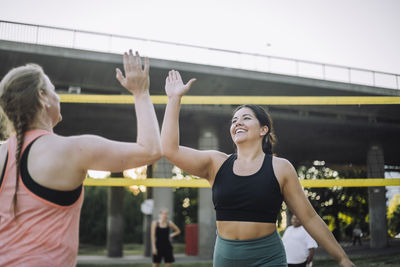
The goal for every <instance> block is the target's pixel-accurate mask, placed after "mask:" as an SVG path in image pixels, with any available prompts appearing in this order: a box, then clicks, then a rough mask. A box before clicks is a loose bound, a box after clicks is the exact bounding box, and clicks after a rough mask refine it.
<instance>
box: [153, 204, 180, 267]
mask: <svg viewBox="0 0 400 267" xmlns="http://www.w3.org/2000/svg"><path fill="white" fill-rule="evenodd" d="M158 218H159V219H158V221H153V222H152V224H151V247H152V251H153V267H158V266H160V263H161V261H162V259H164V262H165V267H170V266H171V265H172V263H173V262H174V261H175V258H174V253H173V247H172V244H171V238H173V237H175V236H177V235H179V234H180V233H181V230H180V229H179V228H178V226H176V225H175V224H174V223H173V222H172V221H169V220H168V209H165V208H164V209H161V210H160V213H159V215H158ZM171 229H172V230H173V232H172V233H171Z"/></svg>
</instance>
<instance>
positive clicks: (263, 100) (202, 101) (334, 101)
mask: <svg viewBox="0 0 400 267" xmlns="http://www.w3.org/2000/svg"><path fill="white" fill-rule="evenodd" d="M60 98H61V102H62V103H93V104H133V103H134V100H133V96H131V95H80V94H77V95H74V94H60ZM151 100H152V101H153V103H154V104H166V103H167V100H168V99H167V97H166V96H164V95H155V96H151ZM182 104H190V105H242V104H255V105H398V104H400V97H398V96H184V97H183V98H182Z"/></svg>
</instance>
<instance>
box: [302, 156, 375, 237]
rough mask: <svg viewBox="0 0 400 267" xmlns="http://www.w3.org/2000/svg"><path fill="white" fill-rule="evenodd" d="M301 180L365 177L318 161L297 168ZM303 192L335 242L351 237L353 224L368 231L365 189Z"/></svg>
mask: <svg viewBox="0 0 400 267" xmlns="http://www.w3.org/2000/svg"><path fill="white" fill-rule="evenodd" d="M298 174H299V177H300V178H302V179H338V178H339V177H340V178H363V177H366V173H365V171H364V170H360V169H355V168H349V169H346V170H341V171H336V170H333V169H330V168H328V167H326V166H325V164H321V163H320V162H317V164H315V165H314V166H301V167H300V168H299V169H298ZM305 193H306V195H307V197H308V199H309V200H310V202H311V204H312V206H313V207H314V209H315V210H316V211H317V213H318V214H319V215H320V216H321V217H322V218H323V219H324V220H325V222H326V223H327V224H328V226H329V227H330V229H331V230H332V232H333V234H334V235H335V237H336V239H338V240H340V239H341V238H343V237H345V236H347V237H351V234H352V230H353V228H354V226H355V225H356V224H359V225H360V226H361V229H362V231H363V232H369V228H368V221H367V218H368V216H367V215H368V189H367V188H364V187H333V188H306V189H305Z"/></svg>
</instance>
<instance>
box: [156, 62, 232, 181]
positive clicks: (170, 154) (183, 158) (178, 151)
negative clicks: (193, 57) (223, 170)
mask: <svg viewBox="0 0 400 267" xmlns="http://www.w3.org/2000/svg"><path fill="white" fill-rule="evenodd" d="M194 81H195V79H191V80H190V81H189V82H188V83H187V84H183V82H182V78H181V76H180V74H179V72H177V71H174V70H171V71H170V72H169V75H168V77H167V79H166V81H165V92H166V94H167V96H168V103H167V107H166V109H165V115H164V120H163V125H162V128H161V147H162V151H163V155H164V156H165V157H166V158H167V159H168V160H169V161H170V162H171V163H172V164H174V165H176V166H178V167H179V168H181V169H183V170H184V171H186V172H188V173H190V174H192V175H196V176H199V177H202V178H206V179H207V180H209V181H210V183H212V181H211V180H212V179H213V178H214V176H215V174H216V170H217V169H218V168H219V165H220V164H222V162H223V161H224V160H225V159H226V158H227V155H226V154H225V153H222V152H218V151H215V150H207V151H199V150H196V149H192V148H188V147H184V146H179V111H180V106H181V98H182V96H183V95H184V94H185V93H186V92H187V91H188V90H189V89H190V86H191V85H192V84H193V82H194Z"/></svg>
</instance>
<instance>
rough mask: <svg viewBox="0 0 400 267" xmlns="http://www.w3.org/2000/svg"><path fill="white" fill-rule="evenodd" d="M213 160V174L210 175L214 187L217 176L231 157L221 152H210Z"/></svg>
mask: <svg viewBox="0 0 400 267" xmlns="http://www.w3.org/2000/svg"><path fill="white" fill-rule="evenodd" d="M210 153H211V154H210V156H211V160H212V173H210V180H209V182H210V184H211V185H213V183H214V179H215V176H216V175H217V173H218V171H219V169H220V168H221V166H222V164H223V163H224V162H225V160H226V159H227V158H229V155H228V154H226V153H223V152H220V151H216V150H213V151H211V152H210Z"/></svg>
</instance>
